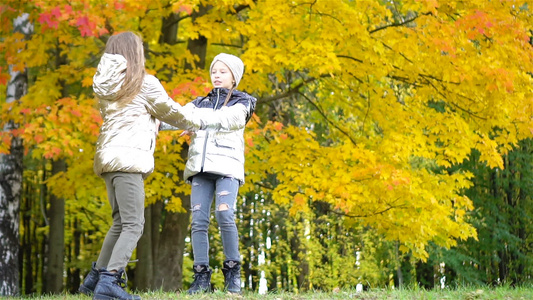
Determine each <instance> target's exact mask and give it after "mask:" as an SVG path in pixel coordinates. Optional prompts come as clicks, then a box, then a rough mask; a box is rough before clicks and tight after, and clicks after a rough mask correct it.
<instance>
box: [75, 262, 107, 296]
mask: <svg viewBox="0 0 533 300" xmlns="http://www.w3.org/2000/svg"><path fill="white" fill-rule="evenodd" d="M102 270H103V269H102ZM98 277H99V271H98V270H97V269H96V262H93V264H92V266H91V271H90V272H89V274H87V276H85V279H84V280H83V283H82V284H81V285H80V288H79V289H78V292H80V293H82V294H85V295H87V296H90V295H92V294H93V293H94V288H95V287H96V284H97V283H98Z"/></svg>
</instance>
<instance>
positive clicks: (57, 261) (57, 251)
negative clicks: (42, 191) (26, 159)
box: [44, 159, 67, 294]
mask: <svg viewBox="0 0 533 300" xmlns="http://www.w3.org/2000/svg"><path fill="white" fill-rule="evenodd" d="M66 170H67V165H66V163H65V161H64V160H61V159H60V160H56V161H54V162H52V176H53V175H54V174H57V173H59V172H64V171H66ZM48 222H49V224H50V227H49V228H50V229H49V236H48V252H47V254H48V255H47V259H48V260H47V266H46V273H45V274H44V276H46V279H47V280H46V285H45V286H44V291H45V292H46V293H52V294H59V293H61V292H62V290H63V265H64V263H63V262H64V261H63V260H64V257H65V199H63V198H60V197H57V196H56V195H54V194H53V193H50V210H49V211H48Z"/></svg>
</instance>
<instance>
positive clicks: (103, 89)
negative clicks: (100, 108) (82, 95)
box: [93, 53, 128, 100]
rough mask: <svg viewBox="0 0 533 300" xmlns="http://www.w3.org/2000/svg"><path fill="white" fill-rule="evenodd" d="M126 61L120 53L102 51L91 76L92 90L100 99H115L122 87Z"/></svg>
mask: <svg viewBox="0 0 533 300" xmlns="http://www.w3.org/2000/svg"><path fill="white" fill-rule="evenodd" d="M127 66H128V62H127V60H126V58H125V57H124V56H122V55H120V54H109V53H104V55H103V56H102V58H101V59H100V63H99V64H98V68H97V70H96V74H94V77H93V90H94V93H95V94H96V95H97V96H98V98H100V99H104V100H115V99H116V97H115V96H116V93H117V92H118V91H119V90H120V88H121V87H122V83H123V82H124V77H125V76H126V68H127Z"/></svg>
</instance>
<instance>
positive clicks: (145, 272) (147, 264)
mask: <svg viewBox="0 0 533 300" xmlns="http://www.w3.org/2000/svg"><path fill="white" fill-rule="evenodd" d="M152 208H153V205H148V206H147V207H146V208H145V209H144V231H143V235H142V236H141V239H139V242H138V243H137V259H138V262H137V265H136V267H135V277H134V282H135V288H136V289H137V290H140V291H147V290H151V289H153V287H154V286H153V276H154V269H153V267H154V260H153V252H152V243H151V241H152V227H153V226H156V225H155V224H152Z"/></svg>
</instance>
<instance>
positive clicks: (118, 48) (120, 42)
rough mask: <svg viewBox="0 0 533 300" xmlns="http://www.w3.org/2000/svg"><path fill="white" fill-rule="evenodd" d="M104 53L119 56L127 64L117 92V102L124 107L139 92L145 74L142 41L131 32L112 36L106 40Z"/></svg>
mask: <svg viewBox="0 0 533 300" xmlns="http://www.w3.org/2000/svg"><path fill="white" fill-rule="evenodd" d="M105 53H109V54H120V55H122V56H124V57H125V58H126V60H127V62H128V66H127V68H126V76H125V77H124V83H123V84H122V87H121V89H120V91H118V92H117V99H118V100H117V101H118V102H119V103H120V104H124V105H126V104H128V103H130V102H131V100H133V98H134V97H135V96H136V95H137V94H138V93H139V92H140V91H141V88H142V84H143V80H144V75H145V74H146V71H145V68H144V49H143V42H142V39H141V37H140V36H138V35H137V34H135V33H133V32H131V31H126V32H122V33H119V34H116V35H113V36H111V37H109V40H107V44H106V47H105Z"/></svg>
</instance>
